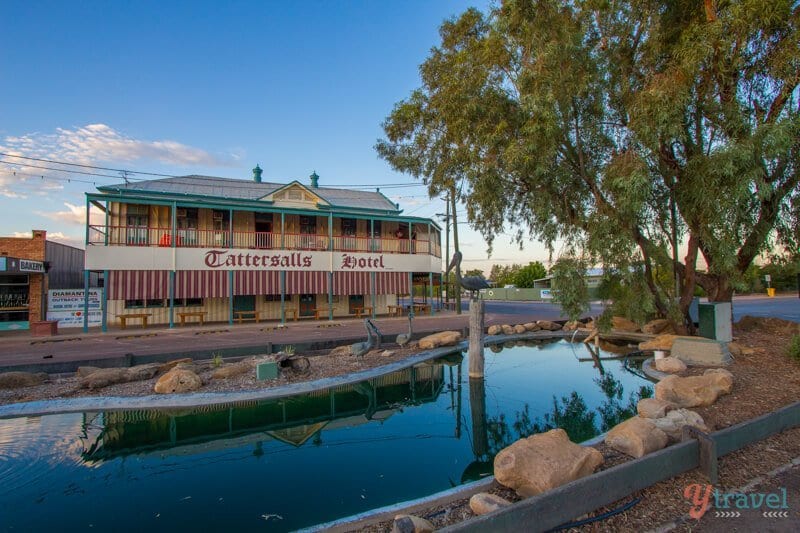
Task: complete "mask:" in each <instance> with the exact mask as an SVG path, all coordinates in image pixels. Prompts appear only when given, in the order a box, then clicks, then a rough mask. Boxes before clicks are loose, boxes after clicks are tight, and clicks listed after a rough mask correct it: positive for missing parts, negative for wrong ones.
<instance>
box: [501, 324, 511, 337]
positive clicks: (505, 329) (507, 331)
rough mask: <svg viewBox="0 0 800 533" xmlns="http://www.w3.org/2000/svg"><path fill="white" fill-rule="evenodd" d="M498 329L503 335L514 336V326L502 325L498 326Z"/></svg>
mask: <svg viewBox="0 0 800 533" xmlns="http://www.w3.org/2000/svg"><path fill="white" fill-rule="evenodd" d="M500 329H501V330H502V331H503V335H513V334H514V326H509V325H508V324H503V325H502V326H500Z"/></svg>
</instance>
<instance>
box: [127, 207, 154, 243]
mask: <svg viewBox="0 0 800 533" xmlns="http://www.w3.org/2000/svg"><path fill="white" fill-rule="evenodd" d="M148 224H149V208H148V206H146V205H138V204H127V206H126V208H125V225H126V239H125V242H126V243H127V244H129V245H132V246H147V244H148V242H147V240H148V239H147V226H148Z"/></svg>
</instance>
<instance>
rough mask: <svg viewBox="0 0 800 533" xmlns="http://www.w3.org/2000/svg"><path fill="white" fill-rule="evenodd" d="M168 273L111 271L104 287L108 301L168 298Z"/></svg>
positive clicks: (159, 271)
mask: <svg viewBox="0 0 800 533" xmlns="http://www.w3.org/2000/svg"><path fill="white" fill-rule="evenodd" d="M168 282H169V273H168V272H166V271H163V270H112V271H110V272H109V273H108V280H107V281H106V285H107V287H108V299H109V300H144V299H153V300H155V299H158V298H168V297H169V290H168V288H167V284H168Z"/></svg>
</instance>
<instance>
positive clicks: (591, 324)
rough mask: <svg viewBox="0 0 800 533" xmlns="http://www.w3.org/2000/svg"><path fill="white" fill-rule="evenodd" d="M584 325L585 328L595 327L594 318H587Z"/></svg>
mask: <svg viewBox="0 0 800 533" xmlns="http://www.w3.org/2000/svg"><path fill="white" fill-rule="evenodd" d="M583 327H584V328H585V329H595V326H594V320H587V321H586V324H584V326H583Z"/></svg>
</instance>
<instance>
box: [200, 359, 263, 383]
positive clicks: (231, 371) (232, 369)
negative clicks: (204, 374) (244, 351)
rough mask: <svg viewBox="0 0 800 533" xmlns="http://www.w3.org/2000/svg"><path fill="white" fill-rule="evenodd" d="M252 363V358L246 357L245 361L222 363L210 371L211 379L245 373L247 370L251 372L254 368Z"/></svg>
mask: <svg viewBox="0 0 800 533" xmlns="http://www.w3.org/2000/svg"><path fill="white" fill-rule="evenodd" d="M253 363H254V361H253V360H251V359H247V360H245V361H239V362H238V363H231V364H229V365H223V366H221V367H219V368H217V369H216V370H214V372H212V373H211V379H228V378H232V377H236V376H241V375H242V374H247V373H248V372H252V371H253V369H254V368H255V365H254V364H253Z"/></svg>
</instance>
